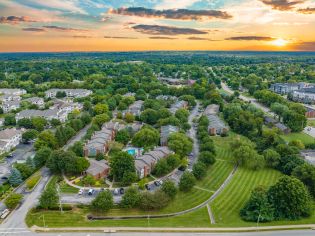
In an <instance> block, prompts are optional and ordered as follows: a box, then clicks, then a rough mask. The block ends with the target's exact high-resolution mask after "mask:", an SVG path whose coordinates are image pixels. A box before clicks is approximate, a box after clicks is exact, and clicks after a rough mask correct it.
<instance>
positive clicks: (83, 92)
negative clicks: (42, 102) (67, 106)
mask: <svg viewBox="0 0 315 236" xmlns="http://www.w3.org/2000/svg"><path fill="white" fill-rule="evenodd" d="M58 92H65V93H66V96H67V97H73V98H82V97H87V96H89V95H90V94H92V91H91V90H87V89H49V90H47V91H46V92H45V94H46V97H47V98H55V97H56V95H57V93H58Z"/></svg>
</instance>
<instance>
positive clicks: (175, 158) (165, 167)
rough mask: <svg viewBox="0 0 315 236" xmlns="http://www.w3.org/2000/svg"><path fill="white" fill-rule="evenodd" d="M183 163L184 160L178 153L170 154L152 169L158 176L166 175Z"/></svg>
mask: <svg viewBox="0 0 315 236" xmlns="http://www.w3.org/2000/svg"><path fill="white" fill-rule="evenodd" d="M181 163H182V161H181V158H180V156H179V155H177V154H173V155H169V156H168V157H167V158H162V159H161V160H159V161H158V162H157V163H156V165H155V166H154V169H153V171H152V174H154V175H155V176H158V177H160V176H164V175H166V174H168V173H170V172H171V171H172V170H174V169H175V168H176V167H178V166H179V165H180V164H181Z"/></svg>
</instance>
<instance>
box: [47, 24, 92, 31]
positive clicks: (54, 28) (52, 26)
mask: <svg viewBox="0 0 315 236" xmlns="http://www.w3.org/2000/svg"><path fill="white" fill-rule="evenodd" d="M43 28H45V29H49V30H55V31H62V32H87V31H89V30H86V29H75V28H67V27H60V26H55V25H45V26H43Z"/></svg>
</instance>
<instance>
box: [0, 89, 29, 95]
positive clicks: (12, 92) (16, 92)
mask: <svg viewBox="0 0 315 236" xmlns="http://www.w3.org/2000/svg"><path fill="white" fill-rule="evenodd" d="M0 94H5V95H16V96H21V95H23V94H26V90H25V89H10V88H1V89H0Z"/></svg>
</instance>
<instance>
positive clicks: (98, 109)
mask: <svg viewBox="0 0 315 236" xmlns="http://www.w3.org/2000/svg"><path fill="white" fill-rule="evenodd" d="M108 111H109V108H108V106H107V104H104V103H98V104H96V105H95V106H94V112H95V114H96V115H100V114H104V113H107V112H108Z"/></svg>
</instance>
